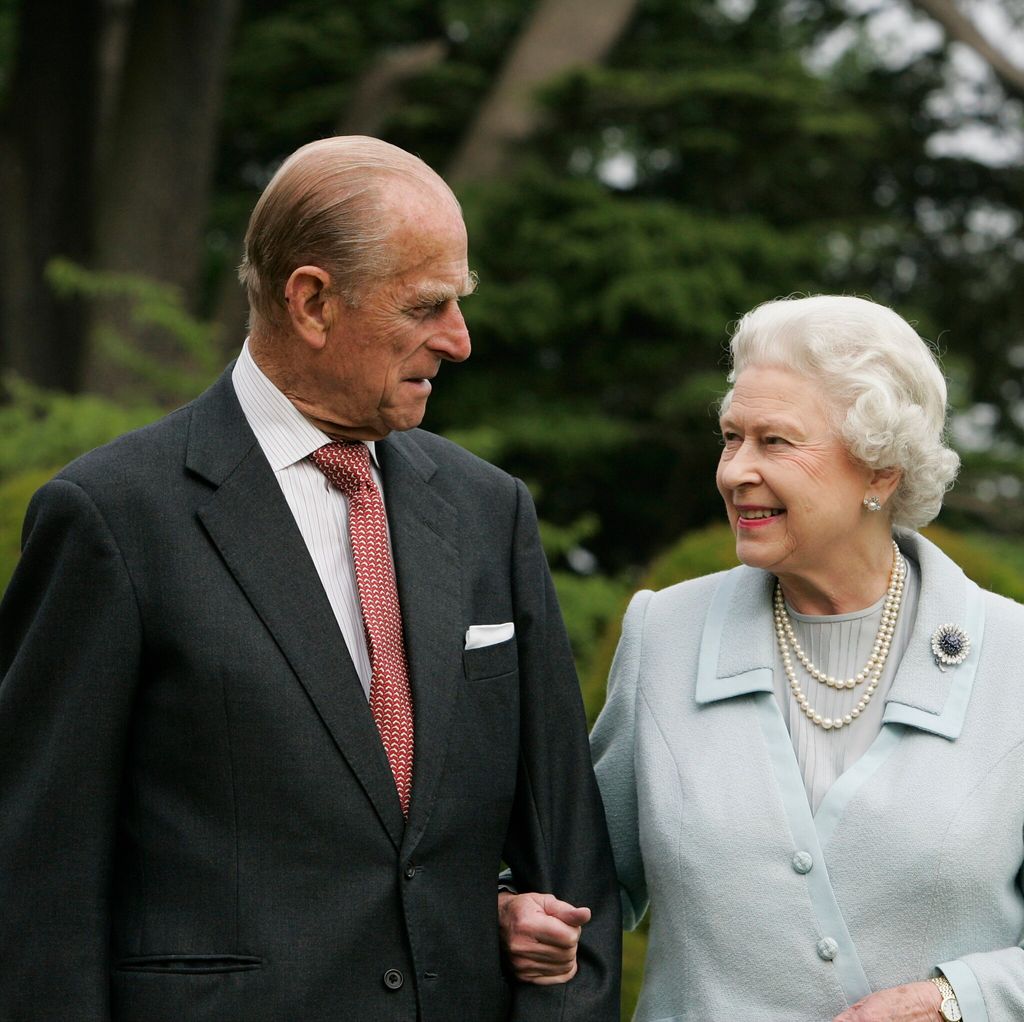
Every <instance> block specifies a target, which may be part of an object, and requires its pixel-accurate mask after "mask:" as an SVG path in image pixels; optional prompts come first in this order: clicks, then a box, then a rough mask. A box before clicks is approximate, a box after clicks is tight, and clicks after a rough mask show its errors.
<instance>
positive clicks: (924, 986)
mask: <svg viewBox="0 0 1024 1022" xmlns="http://www.w3.org/2000/svg"><path fill="white" fill-rule="evenodd" d="M941 1003H942V994H940V993H939V988H938V987H937V986H936V985H935V984H934V983H929V982H928V981H927V980H924V981H922V982H920V983H907V984H905V985H904V986H901V987H890V988H889V989H888V990H879V991H878V992H877V993H874V994H869V995H868V996H867V997H864V998H862V999H861V1000H859V1001H858V1002H857V1003H856V1004H855V1005H853V1007H852V1008H847V1009H846V1011H844V1012H843V1013H842V1014H841V1015H837V1016H836V1017H835V1018H834V1019H833V1020H832V1022H939V1019H940V1018H941V1017H942V1016H941V1015H940V1014H939V1005H940V1004H941Z"/></svg>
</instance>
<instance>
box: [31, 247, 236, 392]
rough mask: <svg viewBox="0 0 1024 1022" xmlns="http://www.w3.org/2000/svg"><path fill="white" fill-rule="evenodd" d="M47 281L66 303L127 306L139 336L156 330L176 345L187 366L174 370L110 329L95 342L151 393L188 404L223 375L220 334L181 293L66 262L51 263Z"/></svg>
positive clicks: (136, 277)
mask: <svg viewBox="0 0 1024 1022" xmlns="http://www.w3.org/2000/svg"><path fill="white" fill-rule="evenodd" d="M46 279H47V283H49V285H50V286H51V287H52V288H53V289H54V291H55V292H56V293H57V294H58V295H60V296H62V297H71V296H81V297H84V298H89V299H91V300H93V301H110V300H111V299H116V300H118V301H120V302H123V303H125V304H126V305H127V307H128V310H129V324H130V326H131V327H132V328H133V329H134V330H135V331H146V330H149V329H151V328H155V330H157V331H158V332H159V333H160V334H161V335H163V336H165V337H167V338H169V339H170V340H171V341H172V342H173V343H174V344H175V346H176V347H177V349H178V350H179V351H180V352H181V354H182V356H183V357H184V364H183V365H168V364H167V362H166V361H164V360H162V359H157V358H153V357H152V356H150V355H148V354H146V353H145V352H144V351H142V350H141V348H140V347H139V346H138V345H137V344H135V343H133V341H132V339H131V337H128V336H125V335H124V334H122V333H121V332H120V331H117V330H114V329H110V328H104V329H101V330H100V331H99V332H98V335H97V337H96V338H95V340H96V342H97V343H98V344H99V346H100V348H101V349H102V350H103V352H104V353H105V354H106V355H107V357H108V358H109V359H110V360H111V361H112V362H114V363H115V364H116V365H118V366H120V367H121V368H122V369H125V370H128V371H129V372H130V373H132V374H133V375H134V376H135V377H136V378H137V379H138V380H140V381H141V382H142V383H143V384H144V385H145V386H146V388H147V389H148V390H149V391H151V392H156V393H159V394H164V395H170V396H171V397H172V398H173V399H175V400H179V401H180V400H187V399H188V398H191V397H194V396H195V395H196V394H198V393H199V391H201V390H202V389H203V388H204V387H206V386H207V385H208V384H209V382H210V379H211V378H212V377H213V375H214V374H215V373H216V372H217V371H218V370H219V369H220V367H221V356H220V353H219V352H218V351H217V347H216V344H215V340H216V328H215V327H214V326H213V325H212V324H210V323H203V322H201V321H200V320H197V319H196V318H195V317H194V316H192V315H190V314H189V313H188V312H187V311H186V308H185V297H184V295H183V294H182V293H181V291H180V290H179V289H178V288H176V287H173V286H172V285H169V284H163V283H161V282H159V281H154V280H149V279H148V278H146V277H141V276H139V275H137V274H132V273H111V272H103V271H96V270H87V269H85V268H84V267H82V266H79V265H77V264H76V263H73V262H71V261H70V260H68V259H60V258H58V259H53V260H51V262H50V263H49V265H48V266H47V268H46Z"/></svg>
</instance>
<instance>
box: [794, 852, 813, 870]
mask: <svg viewBox="0 0 1024 1022" xmlns="http://www.w3.org/2000/svg"><path fill="white" fill-rule="evenodd" d="M813 865H814V859H813V858H812V857H811V853H810V852H797V853H796V854H795V855H794V856H793V869H795V870H796V871H797V873H810V871H811V867H812V866H813Z"/></svg>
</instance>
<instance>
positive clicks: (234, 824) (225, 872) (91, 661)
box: [0, 372, 619, 1022]
mask: <svg viewBox="0 0 1024 1022" xmlns="http://www.w3.org/2000/svg"><path fill="white" fill-rule="evenodd" d="M378 452H379V457H380V462H381V469H382V473H383V478H384V485H385V490H386V494H387V506H388V515H389V520H390V528H391V533H392V541H393V546H394V552H395V563H396V570H397V575H398V586H399V595H400V599H401V604H402V611H403V617H404V624H405V636H406V645H407V651H408V657H409V663H410V673H411V682H412V690H413V697H414V701H415V719H416V756H415V776H414V784H413V794H412V805H411V810H410V814H409V819H408V822H407V823H406V822H405V821H404V820H403V817H402V813H401V810H400V808H399V804H398V798H397V795H396V792H395V786H394V782H393V779H392V777H391V773H390V770H389V767H388V763H387V759H386V757H385V754H384V751H383V747H382V745H381V742H380V739H379V736H378V734H377V731H376V728H375V726H374V723H373V720H372V717H371V715H370V711H369V707H368V706H367V702H366V698H365V696H364V694H363V691H362V689H361V687H360V685H359V682H358V679H357V676H356V673H355V670H354V668H353V666H352V663H351V660H350V658H349V655H348V652H347V649H346V647H345V643H344V640H343V639H342V636H341V634H340V631H339V629H338V626H337V622H336V620H335V618H334V616H333V614H332V611H331V608H330V606H329V604H328V601H327V598H326V596H325V594H324V592H323V588H322V586H321V584H320V581H319V578H318V577H317V574H316V570H315V568H314V566H313V563H312V561H311V559H310V557H309V554H308V552H307V550H306V548H305V545H304V543H303V541H302V538H301V536H300V534H299V532H298V529H297V527H296V525H295V522H294V520H293V518H292V516H291V513H290V511H289V509H288V506H287V504H286V502H285V500H284V497H283V495H282V493H281V491H280V488H279V486H278V484H277V482H276V480H275V479H274V476H273V473H272V471H271V469H270V467H269V465H268V464H267V461H266V459H265V458H264V456H263V453H262V451H261V449H260V447H259V445H258V443H257V442H256V440H255V437H254V436H253V434H252V431H251V430H250V428H249V426H248V424H247V423H246V421H245V417H244V416H243V414H242V411H241V409H240V407H239V405H238V402H237V400H236V398H235V395H234V390H233V387H232V384H231V380H230V374H229V372H226V373H225V374H224V375H223V376H222V377H221V379H220V380H219V381H218V382H217V383H216V384H215V385H214V386H213V387H212V388H211V389H210V390H209V391H207V392H206V393H205V394H204V395H202V396H201V397H200V398H198V399H197V400H196V401H194V402H193V403H192V404H190V405H188V406H186V407H185V408H183V409H180V410H179V411H177V412H175V413H173V414H172V415H170V416H168V417H167V418H166V419H164V420H162V421H161V422H159V423H156V424H155V425H153V426H149V427H147V428H145V429H142V430H139V431H137V432H135V433H131V434H129V435H128V436H125V437H122V438H121V439H120V440H117V441H115V442H114V443H112V444H109V445H107V446H106V447H103V448H100V449H99V450H97V451H93V452H92V453H91V454H88V455H86V456H85V457H83V458H81V459H79V460H78V461H76V462H74V463H73V464H72V465H70V466H69V467H68V468H66V469H65V470H64V471H63V472H61V473H60V475H58V476H57V478H56V479H55V480H53V481H51V482H50V483H48V484H47V485H46V486H44V487H43V489H42V490H40V492H39V493H38V494H37V495H36V497H35V498H34V500H33V502H32V504H31V507H30V509H29V513H28V517H27V519H26V525H25V533H24V550H23V556H22V560H21V563H20V565H19V567H18V570H17V572H16V574H15V576H14V579H13V580H12V582H11V584H10V587H9V588H8V591H7V593H6V595H5V598H4V602H3V604H2V607H0V671H2V674H3V681H2V684H0V1018H2V1019H4V1020H19V1022H26V1020H32V1019H39V1020H42V1019H46V1020H51V1019H60V1020H62V1022H70V1020H77V1019H80V1020H83V1022H84V1020H89V1022H96V1020H100V1019H138V1020H147V1022H151V1020H167V1022H170V1020H174V1022H184V1020H221V1022H258V1020H275V1022H276V1020H281V1022H285V1020H287V1022H295V1020H313V1019H335V1020H352V1022H376V1020H381V1022H383V1020H388V1022H391V1020H394V1022H406V1020H408V1022H414V1020H417V1019H418V1020H421V1022H492V1020H493V1022H500V1020H505V1019H534V1018H536V1019H565V1020H570V1019H573V1020H576V1019H578V1020H581V1022H583V1020H585V1022H600V1020H604V1019H607V1020H609V1022H611V1020H613V1019H617V1018H618V963H619V908H618V894H617V887H616V883H615V879H614V873H613V867H612V860H611V853H610V850H609V846H608V840H607V835H606V833H605V825H604V815H603V811H602V808H601V803H600V797H599V795H598V793H597V790H596V786H595V783H594V777H593V773H592V770H591V762H590V754H589V749H588V745H587V738H586V733H585V725H584V719H583V713H582V708H581V701H580V697H579V690H578V686H577V682H576V677H575V673H574V669H573V664H572V659H571V656H570V651H569V647H568V643H567V640H566V635H565V630H564V627H563V625H562V621H561V618H560V616H559V612H558V609H557V606H556V603H555V597H554V594H553V591H552V587H551V581H550V577H549V574H548V570H547V566H546V564H545V561H544V557H543V553H542V551H541V549H540V546H539V542H538V536H537V526H536V519H535V514H534V510H533V505H532V502H531V501H530V498H529V496H528V494H527V491H526V489H525V487H524V486H523V485H522V483H520V482H518V481H517V480H514V479H512V478H511V477H510V476H508V475H506V474H505V473H503V472H501V471H499V470H498V469H496V468H494V467H492V466H490V465H488V464H486V463H484V462H482V461H480V460H479V459H477V458H475V457H473V456H472V455H470V454H468V453H466V452H465V451H463V450H461V449H460V448H458V447H456V446H454V445H453V444H451V443H449V442H447V441H445V440H442V439H440V438H438V437H436V436H433V435H431V434H429V433H425V432H422V431H420V430H413V431H411V432H409V433H403V434H393V435H392V436H390V437H388V438H387V439H386V440H385V441H382V442H381V443H380V444H379V445H378ZM501 621H513V622H514V623H515V629H516V635H515V637H514V638H513V639H512V640H509V641H508V642H505V643H501V644H498V645H494V646H490V647H485V648H483V649H477V650H471V651H464V648H463V647H464V637H465V632H466V629H467V627H468V626H469V625H472V624H487V623H496V622H501ZM502 861H505V862H507V863H508V864H509V865H511V866H512V868H513V869H514V871H515V875H516V877H517V878H518V880H519V882H520V883H521V884H523V885H524V887H525V888H530V889H535V890H542V891H554V892H555V893H557V894H558V895H559V896H560V897H563V898H565V899H567V900H569V901H572V902H574V903H576V904H584V905H589V906H590V907H591V908H592V909H593V910H594V921H593V922H592V923H591V924H590V926H589V927H587V928H586V930H585V937H584V941H583V945H582V950H581V968H580V973H579V975H578V977H577V978H576V979H575V980H574V981H573V982H572V983H571V984H569V985H568V986H566V987H561V988H537V987H514V986H510V985H509V984H508V983H507V982H506V980H505V978H504V977H503V975H502V971H501V965H500V959H499V951H498V941H497V925H496V915H497V912H496V890H495V877H496V874H497V871H498V868H499V865H500V863H501V862H502Z"/></svg>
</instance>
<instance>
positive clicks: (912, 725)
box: [501, 297, 1024, 1022]
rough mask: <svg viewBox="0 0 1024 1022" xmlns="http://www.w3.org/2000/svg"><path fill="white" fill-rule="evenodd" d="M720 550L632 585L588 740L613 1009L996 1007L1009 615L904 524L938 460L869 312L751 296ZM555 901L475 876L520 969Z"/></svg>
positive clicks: (907, 358) (1005, 895) (1020, 1009)
mask: <svg viewBox="0 0 1024 1022" xmlns="http://www.w3.org/2000/svg"><path fill="white" fill-rule="evenodd" d="M732 358H733V369H732V372H731V373H730V375H729V380H730V382H731V383H732V389H731V390H730V391H729V392H728V394H727V395H726V396H725V399H724V401H723V402H722V409H721V434H722V454H721V461H720V464H719V468H718V475H717V483H718V489H719V491H720V492H721V494H722V498H723V500H724V501H725V507H726V511H727V513H728V516H729V522H730V524H731V526H732V528H733V530H734V532H735V535H736V553H737V556H738V558H739V560H740V561H741V562H742V565H741V566H740V567H737V568H734V569H733V570H731V571H727V572H723V573H721V574H717V575H712V576H709V577H705V578H699V579H695V580H693V581H688V582H683V583H681V584H679V585H675V586H673V587H671V588H669V589H666V590H663V591H661V592H657V593H653V592H640V593H638V594H637V595H636V596H635V597H634V599H633V601H632V603H631V604H630V607H629V610H628V612H627V614H626V618H625V622H624V625H623V632H622V639H621V642H620V644H619V648H618V652H617V654H616V657H615V662H614V664H613V667H612V673H611V678H610V681H609V685H608V699H607V703H606V705H605V707H604V710H603V712H602V714H601V717H600V719H599V720H598V722H597V725H596V727H595V728H594V733H593V736H592V746H593V751H594V756H595V760H596V766H597V773H598V778H599V780H600V783H601V789H602V793H603V796H604V801H605V807H606V811H607V814H608V821H609V827H610V830H611V834H612V843H613V848H614V853H615V864H616V867H617V870H618V876H619V881H620V884H621V889H622V902H623V907H624V913H625V917H626V920H627V925H630V926H635V925H636V924H637V922H638V921H639V920H640V918H641V917H642V916H643V914H644V912H645V910H646V908H647V905H648V902H650V903H651V905H652V906H653V914H652V920H651V930H650V943H649V949H648V956H647V964H646V974H645V982H644V987H643V992H642V994H641V997H640V1003H639V1006H638V1008H637V1013H636V1019H637V1020H639V1022H655V1020H656V1022H681V1020H687V1022H691V1020H693V1022H755V1020H756V1022H827V1020H829V1019H834V1020H836V1022H875V1020H879V1022H880V1020H883V1019H884V1020H887V1022H890V1020H894V1022H917V1020H920V1022H937V1020H941V1019H946V1020H955V1019H960V1018H963V1019H965V1020H966V1022H1008V1020H1011V1019H1013V1020H1021V1019H1024V950H1022V948H1021V946H1020V944H1021V942H1022V938H1024V895H1022V890H1021V879H1022V872H1021V871H1022V864H1024V836H1022V835H1024V697H1022V691H1024V673H1022V670H1021V659H1022V654H1024V608H1022V607H1021V606H1019V605H1017V604H1015V603H1012V602H1010V601H1008V600H1005V599H1002V598H1001V597H999V596H996V595H993V594H992V593H988V592H985V591H983V590H981V589H979V588H978V587H977V586H976V585H974V584H973V583H972V582H971V581H969V580H968V579H967V578H966V577H965V575H964V574H963V572H962V571H961V570H960V568H958V567H957V565H956V564H954V563H953V562H952V561H951V560H949V558H948V557H946V556H945V555H944V554H943V553H942V552H941V551H939V550H938V549H937V548H936V547H935V546H934V545H932V544H931V543H930V542H928V541H927V540H926V539H924V538H923V537H922V536H920V535H919V534H918V533H917V532H916V531H915V530H917V529H918V528H920V527H921V526H923V525H925V524H926V523H927V522H929V521H930V520H931V519H932V518H934V517H935V515H936V514H937V513H938V510H939V507H940V505H941V502H942V496H943V493H944V492H945V490H946V489H947V488H948V487H949V485H950V483H951V481H952V479H953V477H954V475H955V473H956V469H957V463H958V459H957V456H956V455H955V454H954V453H953V452H951V451H950V450H949V449H947V448H946V447H945V446H944V444H943V427H944V420H945V403H946V387H945V383H944V380H943V377H942V375H941V373H940V371H939V369H938V368H937V366H936V363H935V360H934V358H933V357H932V354H931V352H930V351H929V349H928V348H927V346H926V345H925V344H924V343H923V342H922V340H921V339H920V338H919V337H918V335H917V334H916V333H915V332H914V330H913V329H911V327H910V326H909V325H908V324H907V323H906V322H904V320H902V319H901V318H900V317H899V316H897V315H896V314H895V313H894V312H892V311H891V310H889V309H887V308H884V307H882V306H879V305H876V304H873V303H871V302H868V301H864V300H862V299H857V298H845V297H814V298H801V299H789V300H782V301H776V302H769V303H767V304H765V305H762V306H759V307H758V308H756V309H754V310H753V311H752V312H750V313H749V314H748V315H746V316H745V317H744V318H743V319H742V320H741V321H740V323H739V326H738V328H737V330H736V332H735V335H734V336H733V338H732ZM569 908H570V907H569V906H564V907H563V906H562V904H561V903H558V902H556V901H555V900H554V899H553V898H551V897H550V896H547V898H546V899H545V898H541V897H540V896H538V895H521V896H519V897H512V896H507V895H505V896H503V904H502V911H501V916H502V920H503V930H504V935H505V938H506V942H507V944H508V945H509V946H510V956H511V960H512V963H513V966H514V967H515V969H516V971H517V973H518V975H519V976H520V978H523V979H532V980H533V981H535V982H536V981H540V982H556V981H560V980H563V979H564V978H566V977H567V976H568V975H570V974H571V973H572V971H573V970H572V956H573V939H574V933H575V931H574V929H573V924H576V923H578V922H579V921H580V920H579V918H574V917H572V916H571V914H570V912H569Z"/></svg>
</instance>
